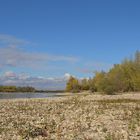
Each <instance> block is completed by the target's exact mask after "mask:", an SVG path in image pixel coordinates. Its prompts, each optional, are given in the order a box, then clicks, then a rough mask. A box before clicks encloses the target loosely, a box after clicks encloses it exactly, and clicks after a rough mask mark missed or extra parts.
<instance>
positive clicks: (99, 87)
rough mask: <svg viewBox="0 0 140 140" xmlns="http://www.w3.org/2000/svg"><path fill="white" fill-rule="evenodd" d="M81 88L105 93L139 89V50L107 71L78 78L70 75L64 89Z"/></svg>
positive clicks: (71, 90)
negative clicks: (130, 57) (91, 76)
mask: <svg viewBox="0 0 140 140" xmlns="http://www.w3.org/2000/svg"><path fill="white" fill-rule="evenodd" d="M83 90H90V91H92V92H102V93H106V94H114V93H117V92H135V91H136V92H137V91H140V51H136V53H135V55H134V58H133V59H124V60H123V61H122V63H121V64H114V66H113V67H112V68H111V69H110V70H109V71H108V72H104V71H101V72H98V71H97V72H95V76H94V77H93V78H89V79H82V80H79V79H78V78H76V77H73V76H71V77H70V79H69V80H68V82H67V85H66V91H68V92H80V91H83Z"/></svg>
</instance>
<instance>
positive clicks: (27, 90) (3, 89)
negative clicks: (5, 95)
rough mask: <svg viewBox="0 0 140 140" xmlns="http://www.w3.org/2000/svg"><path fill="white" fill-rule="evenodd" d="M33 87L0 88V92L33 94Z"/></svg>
mask: <svg viewBox="0 0 140 140" xmlns="http://www.w3.org/2000/svg"><path fill="white" fill-rule="evenodd" d="M35 91H36V89H35V88H33V87H16V86H0V92H35Z"/></svg>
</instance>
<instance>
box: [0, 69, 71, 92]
mask: <svg viewBox="0 0 140 140" xmlns="http://www.w3.org/2000/svg"><path fill="white" fill-rule="evenodd" d="M69 77H70V74H68V73H66V74H65V75H64V76H62V77H59V78H45V77H39V76H38V77H32V76H30V75H27V74H24V73H21V74H16V73H14V72H12V71H7V72H5V73H4V74H3V75H1V76H0V85H10V86H32V87H35V88H37V89H46V90H63V89H65V86H66V82H67V80H68V79H69Z"/></svg>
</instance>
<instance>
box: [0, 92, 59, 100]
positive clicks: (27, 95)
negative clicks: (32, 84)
mask: <svg viewBox="0 0 140 140" xmlns="http://www.w3.org/2000/svg"><path fill="white" fill-rule="evenodd" d="M59 95H60V93H0V99H17V98H19V99H20V98H27V99H28V98H50V97H58V96H59Z"/></svg>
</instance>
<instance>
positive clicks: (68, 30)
mask: <svg viewBox="0 0 140 140" xmlns="http://www.w3.org/2000/svg"><path fill="white" fill-rule="evenodd" d="M139 6H140V1H139V0H135V1H132V0H116V1H115V0H23V1H19V0H1V1H0V49H1V50H0V51H1V53H2V54H3V55H4V56H2V60H4V61H2V60H1V61H0V68H1V71H0V72H1V73H4V72H5V71H12V72H15V73H18V74H20V73H28V74H29V75H32V76H42V77H61V76H63V75H64V74H65V73H70V74H72V75H75V76H78V77H89V76H92V75H93V71H95V70H101V69H103V70H107V69H109V68H110V67H111V66H112V65H113V64H114V63H120V62H121V61H122V60H123V58H125V57H131V56H132V55H133V54H134V52H135V51H136V50H140V8H139ZM19 42H20V43H19ZM7 50H8V52H7ZM3 52H4V53H3ZM17 54H20V56H17ZM7 55H8V56H9V55H10V56H9V58H8V56H7ZM29 55H31V57H29ZM36 55H37V57H35V56H36ZM21 56H22V57H21ZM9 59H10V60H9ZM9 61H10V62H9ZM11 61H12V62H11ZM28 61H29V62H28ZM14 63H15V64H14ZM22 64H23V65H22ZM32 65H34V66H32Z"/></svg>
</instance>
